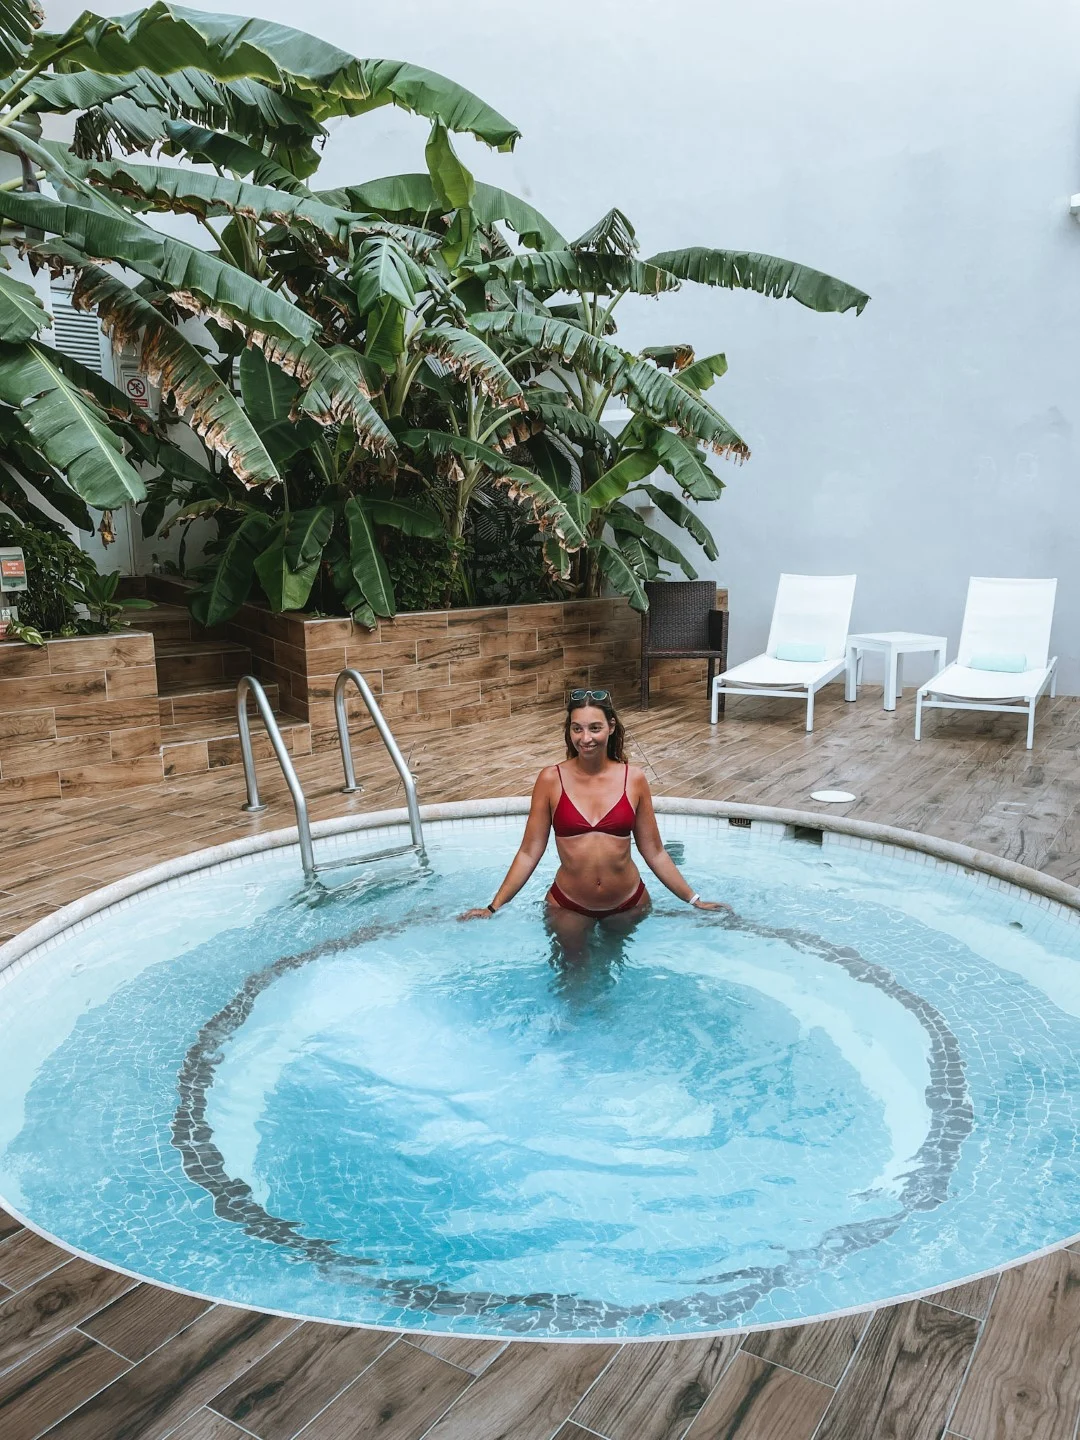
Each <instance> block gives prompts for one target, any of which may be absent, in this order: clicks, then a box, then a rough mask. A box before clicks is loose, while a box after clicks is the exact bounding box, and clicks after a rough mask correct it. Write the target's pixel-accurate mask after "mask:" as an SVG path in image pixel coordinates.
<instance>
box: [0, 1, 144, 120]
mask: <svg viewBox="0 0 1080 1440" xmlns="http://www.w3.org/2000/svg"><path fill="white" fill-rule="evenodd" d="M3 3H4V0H0V5H2V4H3ZM137 84H138V80H137V78H136V77H135V76H134V75H95V74H93V73H92V72H91V71H89V70H75V71H72V72H71V73H70V74H67V75H35V76H34V77H33V79H32V80H30V81H29V82H28V83H27V86H26V92H25V93H26V94H28V95H34V96H35V97H36V100H37V102H38V103H36V104H35V105H34V106H33V107H32V108H33V109H34V110H49V111H53V112H55V113H56V114H59V115H63V114H66V112H67V111H68V110H90V109H92V108H93V107H94V106H95V105H100V104H101V103H102V102H103V101H105V100H112V99H114V98H115V97H116V96H117V95H124V94H126V93H127V92H128V91H130V90H134V89H135V87H136V85H137Z"/></svg>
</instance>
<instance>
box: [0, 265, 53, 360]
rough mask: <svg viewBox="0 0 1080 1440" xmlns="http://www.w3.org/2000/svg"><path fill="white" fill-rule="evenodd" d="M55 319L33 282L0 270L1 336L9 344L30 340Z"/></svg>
mask: <svg viewBox="0 0 1080 1440" xmlns="http://www.w3.org/2000/svg"><path fill="white" fill-rule="evenodd" d="M51 323H52V321H51V320H50V319H49V312H48V311H47V310H46V309H45V306H44V305H42V303H41V301H40V300H39V299H38V297H37V292H36V291H35V290H34V288H33V286H32V285H24V284H23V282H22V281H21V280H16V279H15V277H14V275H9V274H8V273H7V271H6V270H0V335H2V336H3V337H4V339H5V340H6V341H7V343H8V344H9V345H15V344H17V343H18V342H19V341H20V340H29V339H30V337H31V336H32V335H36V334H37V333H38V332H39V331H40V330H44V329H45V327H46V326H47V325H50V324H51Z"/></svg>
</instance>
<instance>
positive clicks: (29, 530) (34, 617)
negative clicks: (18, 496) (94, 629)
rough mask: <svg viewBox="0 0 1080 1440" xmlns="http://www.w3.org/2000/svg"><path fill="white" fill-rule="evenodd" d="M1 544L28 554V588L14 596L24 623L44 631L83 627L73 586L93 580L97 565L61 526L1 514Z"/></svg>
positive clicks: (58, 632) (65, 631) (61, 632)
mask: <svg viewBox="0 0 1080 1440" xmlns="http://www.w3.org/2000/svg"><path fill="white" fill-rule="evenodd" d="M0 545H18V546H20V547H21V549H22V552H23V554H24V555H25V556H26V589H25V590H24V591H22V592H21V593H19V594H17V595H14V596H12V597H11V598H12V600H13V601H14V603H15V604H16V605H17V606H18V610H19V620H20V622H21V623H22V624H23V625H27V626H30V627H32V628H33V629H35V630H39V631H40V632H41V634H42V635H64V634H70V635H74V634H76V633H77V630H78V628H79V617H78V613H77V611H76V608H75V600H74V598H73V597H72V595H71V594H70V593H69V590H70V588H71V587H75V588H81V587H82V586H85V585H87V584H92V583H93V581H94V579H95V578H96V576H97V567H96V566H95V565H94V562H93V561H92V560H91V559H90V557H89V555H84V554H83V552H82V551H81V550H80V549H79V547H78V546H77V545H76V544H75V543H74V541H72V540H69V539H68V537H67V535H66V534H64V533H63V532H62V531H59V530H45V529H39V528H38V527H37V526H34V525H24V524H22V522H21V521H19V520H16V519H15V517H14V515H0Z"/></svg>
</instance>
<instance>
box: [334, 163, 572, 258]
mask: <svg viewBox="0 0 1080 1440" xmlns="http://www.w3.org/2000/svg"><path fill="white" fill-rule="evenodd" d="M319 199H320V200H323V201H325V202H326V204H327V205H344V206H347V207H348V208H350V209H353V210H377V211H379V213H380V214H386V215H409V216H413V217H417V218H421V219H422V218H423V216H425V215H431V214H438V212H439V200H438V196H437V195H436V193H435V186H434V185H433V184H432V181H431V176H430V175H421V174H414V175H387V176H385V177H384V178H383V179H381V180H369V181H368V182H367V183H366V184H364V185H348V186H345V187H344V188H343V189H340V190H321V191H319ZM471 209H472V212H473V215H474V216H475V217H476V222H477V224H478V225H489V226H490V225H494V224H495V222H496V221H497V220H503V221H505V222H506V224H507V225H509V226H510V228H511V229H512V230H514V231H516V232H517V236H518V239H519V240H520V241H521V243H522V244H523V245H527V246H529V248H530V249H534V250H540V249H556V248H561V247H563V246H565V244H566V241H565V240H564V239H563V237H562V236H561V235H560V234H559V232H558V230H556V229H555V226H554V225H552V223H551V221H550V220H546V219H545V218H544V216H543V215H541V214H540V212H539V210H536V209H534V208H533V206H532V205H529V204H527V203H526V201H524V200H519V199H518V198H517V196H516V195H510V194H508V193H507V192H506V191H505V190H500V189H498V188H497V187H496V186H494V185H485V184H483V183H482V182H481V181H479V180H478V181H477V182H476V190H475V192H474V194H473V197H472V205H471Z"/></svg>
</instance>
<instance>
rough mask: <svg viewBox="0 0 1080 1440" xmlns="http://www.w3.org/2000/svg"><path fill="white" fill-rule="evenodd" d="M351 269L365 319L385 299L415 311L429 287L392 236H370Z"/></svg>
mask: <svg viewBox="0 0 1080 1440" xmlns="http://www.w3.org/2000/svg"><path fill="white" fill-rule="evenodd" d="M332 213H337V212H332ZM350 268H351V273H352V279H353V284H354V286H355V287H356V305H357V309H358V310H359V311H360V314H361V315H366V314H367V313H368V311H369V310H374V308H375V306H376V305H377V304H378V302H379V301H380V300H381V299H382V298H383V296H384V295H385V296H389V297H390V299H391V300H396V301H397V303H398V304H399V305H401V306H403V307H404V308H405V309H406V310H411V309H412V307H413V306H414V305H415V304H416V297H417V294H418V293H419V292H420V291H421V290H424V289H425V288H426V287H427V283H428V282H427V277H426V276H425V275H424V272H423V271H422V270H421V269H420V267H419V265H417V264H416V262H415V260H413V258H412V257H411V256H410V255H409V253H408V251H406V250H405V249H404V248H403V247H402V246H401V245H399V244H398V243H397V241H396V240H393V239H391V238H390V236H389V235H370V236H368V238H367V239H366V240H364V241H362V242H361V244H360V245H359V246H358V248H357V250H356V254H355V256H354V257H353V261H352V265H351V267H350Z"/></svg>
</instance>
